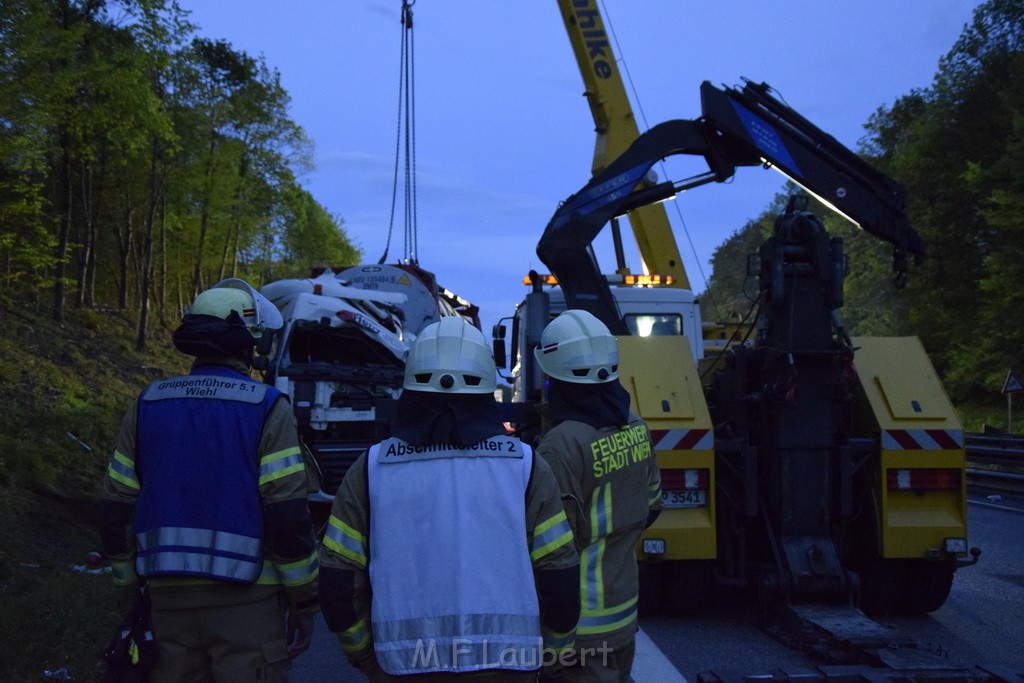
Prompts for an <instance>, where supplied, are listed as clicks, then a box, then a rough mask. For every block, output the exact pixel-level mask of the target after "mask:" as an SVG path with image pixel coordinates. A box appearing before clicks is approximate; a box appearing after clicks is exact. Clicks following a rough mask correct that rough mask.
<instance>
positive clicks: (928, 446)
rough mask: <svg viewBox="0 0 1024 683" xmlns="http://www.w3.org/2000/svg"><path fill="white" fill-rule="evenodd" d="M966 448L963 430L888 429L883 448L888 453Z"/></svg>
mask: <svg viewBox="0 0 1024 683" xmlns="http://www.w3.org/2000/svg"><path fill="white" fill-rule="evenodd" d="M963 447H964V433H963V430H961V429H886V430H883V431H882V448H883V449H885V450H887V451H944V450H955V449H958V448H963Z"/></svg>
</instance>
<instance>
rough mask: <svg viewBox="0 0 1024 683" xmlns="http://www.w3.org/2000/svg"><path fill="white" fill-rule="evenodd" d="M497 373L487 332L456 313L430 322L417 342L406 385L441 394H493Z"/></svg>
mask: <svg viewBox="0 0 1024 683" xmlns="http://www.w3.org/2000/svg"><path fill="white" fill-rule="evenodd" d="M496 372H497V371H496V369H495V366H494V359H493V358H492V357H491V350H490V349H489V348H488V347H487V340H486V339H484V335H483V333H482V332H481V331H480V330H478V329H477V328H475V327H473V326H472V325H470V324H469V323H467V322H465V321H464V320H463V319H462V318H461V317H459V316H455V315H452V316H446V317H444V318H441V320H440V321H439V322H436V323H432V324H430V325H427V326H426V327H424V328H423V330H422V331H421V332H420V333H419V336H417V337H416V340H415V341H413V343H412V348H410V349H409V357H408V358H407V359H406V361H405V381H404V382H403V384H402V386H404V387H405V388H406V389H414V390H416V391H427V392H433V393H437V394H492V393H494V389H495V387H496V386H497V379H496V378H495V374H496Z"/></svg>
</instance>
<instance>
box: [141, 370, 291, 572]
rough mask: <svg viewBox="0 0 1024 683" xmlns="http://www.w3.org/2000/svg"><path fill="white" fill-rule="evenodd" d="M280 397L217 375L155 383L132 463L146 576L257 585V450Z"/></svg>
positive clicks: (199, 373) (201, 373)
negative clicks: (137, 485) (138, 487)
mask: <svg viewBox="0 0 1024 683" xmlns="http://www.w3.org/2000/svg"><path fill="white" fill-rule="evenodd" d="M280 393H281V392H279V391H278V390H277V389H275V388H273V387H271V386H268V385H266V384H261V383H259V382H254V381H252V380H251V379H249V378H248V377H245V376H244V375H242V374H241V373H238V372H235V371H234V370H231V369H229V368H226V367H219V366H217V367H211V366H204V367H201V368H198V369H197V370H194V371H193V374H190V375H188V376H185V377H172V378H170V379H166V380H161V381H157V382H154V383H153V384H151V385H150V386H149V388H147V389H146V390H145V391H144V392H143V393H142V396H141V397H140V399H139V412H138V428H137V435H138V436H137V438H138V445H137V448H136V462H135V468H136V472H137V473H138V475H139V482H140V484H141V491H140V495H139V500H138V502H137V504H136V508H135V532H136V540H137V544H138V551H137V554H136V559H135V568H136V571H137V572H138V574H139V575H140V576H146V577H155V576H196V577H205V578H210V579H217V580H222V581H231V582H237V583H252V582H253V581H255V580H256V579H257V577H258V576H259V574H260V571H261V570H262V569H263V508H262V504H261V501H260V495H259V485H258V481H259V479H258V477H259V472H258V467H259V456H258V449H259V443H260V438H261V435H262V433H263V424H264V422H265V420H266V417H267V415H268V413H269V412H270V410H271V408H272V407H273V405H274V402H275V401H276V400H277V398H278V397H279V396H280Z"/></svg>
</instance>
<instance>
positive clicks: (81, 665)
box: [0, 302, 187, 681]
mask: <svg viewBox="0 0 1024 683" xmlns="http://www.w3.org/2000/svg"><path fill="white" fill-rule="evenodd" d="M169 337H170V335H169V332H168V331H167V330H166V329H154V330H153V331H152V333H151V338H153V339H154V340H155V341H154V342H153V343H151V345H150V346H151V349H149V350H147V351H146V352H142V353H138V352H136V351H134V349H133V340H134V338H135V331H134V320H133V316H128V315H124V314H121V313H116V312H113V313H97V312H94V311H73V310H69V311H68V313H67V319H66V322H65V324H64V325H63V326H59V325H57V324H56V323H55V322H54V321H52V320H51V319H50V318H49V316H48V315H47V313H46V311H45V310H40V311H39V312H32V311H26V310H25V308H24V307H23V306H13V305H11V304H10V303H8V302H0V387H3V391H2V392H0V529H3V543H0V633H4V634H5V642H4V644H3V647H2V648H0V680H4V681H8V680H10V681H22V680H41V679H42V678H43V677H44V672H45V671H51V672H52V671H56V670H59V669H61V668H64V669H66V670H67V672H68V674H69V675H70V676H71V677H72V678H73V679H74V680H76V681H93V680H99V679H100V677H101V675H102V668H101V662H100V660H101V655H102V651H103V648H104V647H105V645H106V644H107V641H108V640H109V638H110V636H111V634H112V633H113V630H114V628H115V626H116V625H117V623H118V620H119V618H120V614H119V612H118V610H117V608H116V606H115V593H114V590H113V585H112V582H111V580H110V576H109V574H102V575H94V574H89V573H86V572H83V571H80V570H77V571H76V569H75V567H79V568H81V566H82V564H83V559H84V556H85V554H86V553H87V552H88V551H89V550H93V549H98V546H99V537H98V534H97V533H96V530H95V499H96V495H97V492H98V487H99V482H100V480H101V477H102V476H103V472H104V470H105V468H106V462H107V458H108V456H109V454H110V452H111V450H112V449H113V446H114V440H115V438H116V435H117V429H118V426H119V425H120V421H121V416H122V414H123V413H124V410H125V409H126V408H127V406H128V404H129V403H130V401H131V400H132V398H133V397H134V396H135V395H137V394H138V392H139V391H140V390H141V389H142V388H143V387H144V386H145V385H146V384H147V383H148V382H149V381H151V380H152V379H154V378H156V377H158V376H162V375H165V374H168V373H177V372H181V371H184V370H185V369H186V367H187V362H186V361H187V359H186V358H185V357H184V356H182V355H180V354H178V353H177V352H175V351H174V350H173V348H171V346H170V344H169V342H168V340H169ZM8 634H9V635H8Z"/></svg>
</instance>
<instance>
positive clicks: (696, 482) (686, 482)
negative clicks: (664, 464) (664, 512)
mask: <svg viewBox="0 0 1024 683" xmlns="http://www.w3.org/2000/svg"><path fill="white" fill-rule="evenodd" d="M709 479H710V476H709V475H708V470H706V469H700V470H661V490H662V491H700V490H704V489H707V487H708V480H709Z"/></svg>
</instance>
